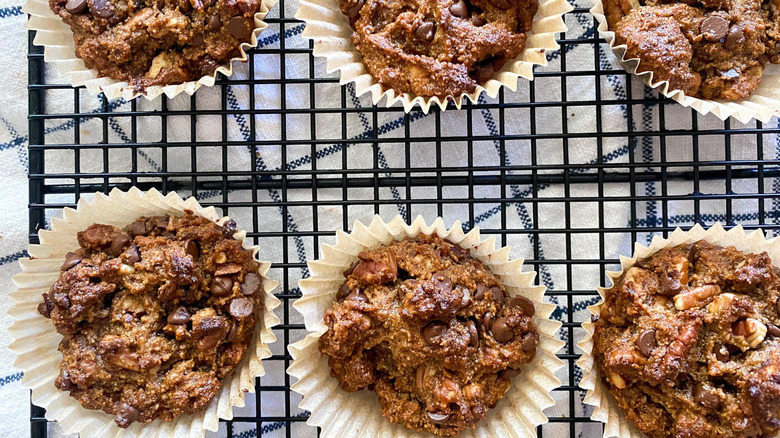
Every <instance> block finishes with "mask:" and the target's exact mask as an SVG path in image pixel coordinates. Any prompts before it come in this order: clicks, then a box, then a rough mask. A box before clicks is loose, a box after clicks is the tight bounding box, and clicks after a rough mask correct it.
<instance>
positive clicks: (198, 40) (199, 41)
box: [190, 34, 203, 47]
mask: <svg viewBox="0 0 780 438" xmlns="http://www.w3.org/2000/svg"><path fill="white" fill-rule="evenodd" d="M201 45H203V35H201V34H196V35H195V36H194V37H192V39H191V40H190V46H192V47H200V46H201Z"/></svg>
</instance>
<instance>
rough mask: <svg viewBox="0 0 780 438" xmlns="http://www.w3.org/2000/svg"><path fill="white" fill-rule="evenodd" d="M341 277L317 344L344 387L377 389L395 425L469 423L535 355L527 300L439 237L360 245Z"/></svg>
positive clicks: (445, 427) (443, 427) (453, 427)
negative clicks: (368, 246) (511, 292)
mask: <svg viewBox="0 0 780 438" xmlns="http://www.w3.org/2000/svg"><path fill="white" fill-rule="evenodd" d="M344 276H345V278H346V280H345V282H344V283H343V284H342V285H341V287H340V288H339V290H338V291H337V293H336V298H337V301H336V302H334V303H333V305H332V306H331V307H330V308H329V309H328V310H327V311H326V312H325V317H324V320H325V325H326V326H327V327H328V330H327V331H326V332H325V333H324V334H323V335H322V337H321V338H320V339H319V349H320V352H322V353H324V354H326V355H327V356H328V364H329V366H330V368H331V375H333V376H334V377H336V379H338V382H339V386H340V387H341V388H342V389H343V390H345V391H348V392H352V391H357V390H360V389H369V390H373V391H375V392H376V394H377V396H378V397H379V404H380V406H381V409H382V414H383V415H384V416H385V417H387V418H388V419H389V420H390V421H392V422H394V423H399V424H402V425H403V426H405V427H407V428H409V429H414V430H419V431H427V432H431V433H434V434H437V435H441V436H453V435H455V434H457V433H458V432H459V431H461V430H462V429H464V428H466V427H471V428H473V427H475V424H476V423H477V422H478V421H479V420H480V419H482V418H484V417H485V415H486V413H487V410H488V409H490V408H492V407H494V406H495V405H496V403H498V401H499V399H500V398H501V397H502V396H503V395H504V393H505V392H506V391H507V390H508V389H509V386H510V378H511V377H513V376H516V375H518V374H519V373H520V368H521V367H522V366H523V364H526V363H528V362H530V361H531V360H532V359H533V358H534V356H535V354H536V346H537V343H538V341H539V335H538V333H537V331H536V328H535V326H534V324H533V323H532V322H531V317H532V316H533V314H534V305H533V303H532V302H531V301H530V300H529V299H527V298H524V297H521V296H514V297H512V296H510V295H509V294H508V293H507V291H506V288H505V287H504V286H503V285H502V284H501V283H500V280H499V278H498V277H497V276H496V275H494V274H493V273H492V272H490V271H489V270H488V268H486V267H485V266H484V265H483V264H482V263H481V262H479V261H478V260H476V259H474V258H472V257H470V256H469V253H468V252H467V251H466V250H464V249H462V248H461V247H460V246H458V245H456V244H452V243H449V242H447V241H445V240H443V239H441V238H439V237H438V236H425V235H422V234H421V235H419V236H417V237H416V238H414V239H410V238H407V239H405V240H402V241H397V242H393V243H392V244H390V245H389V246H383V247H380V248H377V249H373V250H370V251H364V252H362V253H360V254H359V261H358V262H356V263H355V264H353V265H352V267H350V268H349V269H348V270H347V271H346V272H344Z"/></svg>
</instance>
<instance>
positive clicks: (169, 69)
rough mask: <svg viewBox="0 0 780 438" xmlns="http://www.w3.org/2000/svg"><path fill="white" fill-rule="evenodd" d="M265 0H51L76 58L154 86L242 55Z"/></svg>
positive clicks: (101, 71) (140, 85) (111, 75)
mask: <svg viewBox="0 0 780 438" xmlns="http://www.w3.org/2000/svg"><path fill="white" fill-rule="evenodd" d="M261 3H262V2H261V0H154V1H152V0H49V7H50V8H51V10H52V11H54V13H55V14H57V15H58V16H59V17H60V18H62V21H64V22H65V24H67V25H68V26H70V27H71V29H72V30H73V39H74V41H75V43H76V56H78V57H79V58H81V59H82V60H84V64H85V65H86V66H87V68H92V69H95V70H97V71H98V73H99V75H100V76H104V77H109V78H113V79H117V80H123V81H127V82H128V83H129V84H130V85H132V86H134V87H136V88H137V89H138V90H139V91H143V89H144V88H145V87H149V86H152V85H173V84H180V83H182V82H187V81H196V80H198V79H200V78H201V77H203V76H206V75H210V74H213V73H214V71H215V70H216V69H217V67H219V66H221V65H225V64H227V63H228V61H230V59H232V58H236V57H239V56H240V55H241V52H240V45H241V43H249V42H250V40H251V34H252V31H253V30H254V27H255V24H254V14H255V13H257V12H259V11H260V6H261Z"/></svg>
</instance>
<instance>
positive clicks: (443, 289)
mask: <svg viewBox="0 0 780 438" xmlns="http://www.w3.org/2000/svg"><path fill="white" fill-rule="evenodd" d="M431 280H433V287H434V290H436V292H438V293H440V294H442V295H445V294H448V293H450V292H451V291H452V280H450V277H448V276H447V275H446V274H440V273H436V274H433V278H432V279H431Z"/></svg>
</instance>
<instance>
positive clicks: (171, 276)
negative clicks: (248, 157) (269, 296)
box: [38, 212, 262, 427]
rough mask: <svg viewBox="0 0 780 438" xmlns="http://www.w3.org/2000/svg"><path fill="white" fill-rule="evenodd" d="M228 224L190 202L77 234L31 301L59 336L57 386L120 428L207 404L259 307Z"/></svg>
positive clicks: (239, 353) (252, 265)
mask: <svg viewBox="0 0 780 438" xmlns="http://www.w3.org/2000/svg"><path fill="white" fill-rule="evenodd" d="M235 231H236V227H235V223H234V222H233V221H228V222H227V223H226V224H224V226H219V225H217V224H215V223H213V222H211V221H209V220H207V219H205V218H202V217H199V216H194V215H192V214H191V213H190V212H188V213H187V215H186V216H184V217H171V216H158V217H149V218H146V217H143V218H140V219H138V220H136V221H135V222H134V223H132V224H130V225H128V226H126V227H125V228H124V229H119V228H116V227H113V226H110V225H101V224H93V225H90V226H89V227H88V228H87V229H86V230H84V231H82V232H79V233H78V242H79V246H80V248H79V249H78V250H76V251H75V252H71V253H68V255H67V257H66V260H65V263H64V264H63V265H62V268H61V271H62V272H61V274H60V277H59V279H57V281H56V282H55V283H54V284H53V285H52V287H51V290H50V291H49V293H48V294H44V295H43V302H42V303H41V304H40V305H39V306H38V311H39V312H40V313H41V314H42V315H43V316H45V317H47V318H51V320H52V322H53V323H54V327H55V328H56V329H57V332H59V333H60V334H61V335H62V337H63V339H62V341H61V342H60V346H59V351H60V352H62V355H63V359H62V362H61V363H60V375H59V376H58V377H57V379H56V382H55V384H56V386H57V388H59V389H60V390H62V391H70V395H71V397H74V398H75V399H76V400H78V401H79V402H81V404H82V405H83V406H84V407H86V408H88V409H100V410H103V411H105V412H107V413H109V414H111V415H113V416H114V417H115V421H116V423H117V424H118V425H119V426H120V427H128V426H130V424H131V423H133V422H135V421H138V422H144V423H147V422H151V421H152V420H155V419H157V418H162V419H164V420H166V421H171V420H173V419H174V418H176V417H178V416H180V415H182V414H186V413H192V412H196V411H198V410H201V409H202V408H204V407H205V406H206V405H207V404H208V403H209V402H210V401H211V399H212V398H214V396H215V395H216V394H217V392H218V391H219V389H220V379H222V378H223V377H225V376H226V375H228V374H229V373H230V372H231V371H232V370H233V369H234V368H235V367H236V366H237V365H238V363H239V362H240V361H241V359H242V358H243V357H244V354H245V353H246V350H247V347H248V345H249V343H250V342H251V340H252V334H253V332H254V329H255V321H256V320H257V314H258V313H259V312H258V309H260V308H261V306H262V277H261V276H260V275H259V274H258V273H257V270H258V268H259V264H258V263H257V262H256V261H255V260H254V259H253V258H252V253H251V251H248V250H245V249H243V248H242V246H241V242H240V241H238V240H235V239H233V238H232V236H233V233H234V232H235Z"/></svg>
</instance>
